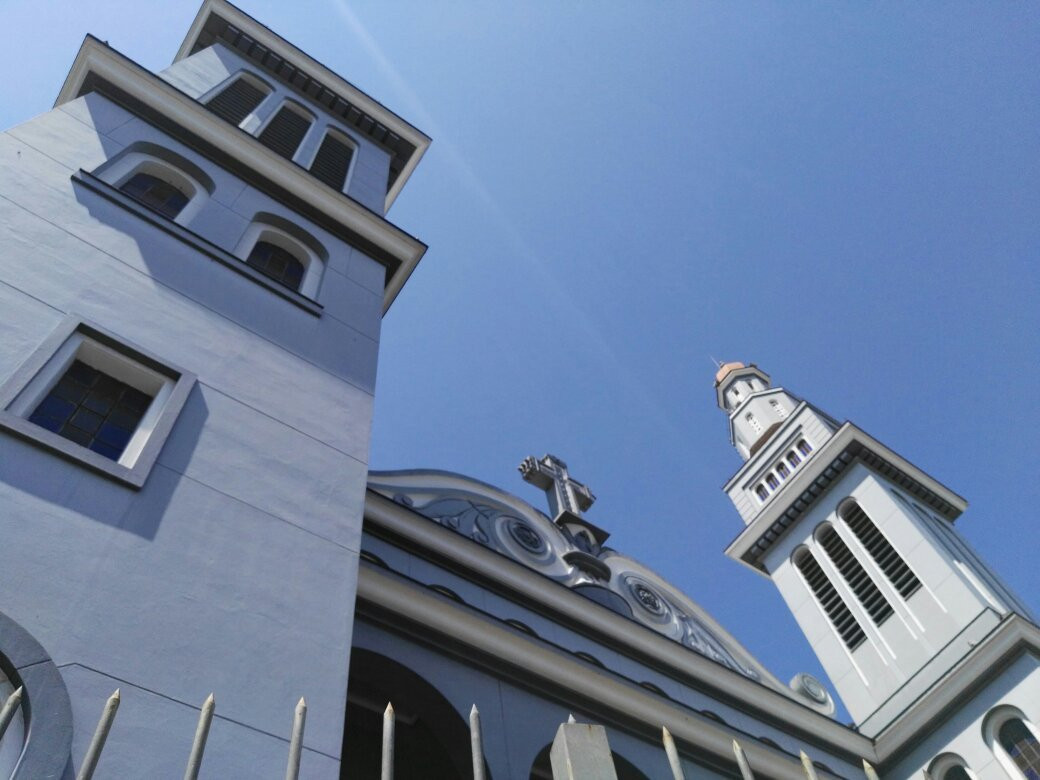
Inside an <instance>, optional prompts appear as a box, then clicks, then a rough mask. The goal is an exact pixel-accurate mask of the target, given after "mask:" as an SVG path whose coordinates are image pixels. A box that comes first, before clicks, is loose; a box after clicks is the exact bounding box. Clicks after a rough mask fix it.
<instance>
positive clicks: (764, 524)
mask: <svg viewBox="0 0 1040 780" xmlns="http://www.w3.org/2000/svg"><path fill="white" fill-rule="evenodd" d="M857 458H858V459H859V460H861V461H862V462H863V463H864V464H865V465H867V466H868V467H870V468H871V469H873V470H874V471H876V472H878V473H880V474H882V475H884V476H885V477H887V478H888V479H890V480H891V481H893V482H894V483H896V484H897V485H899V486H900V487H902V488H903V489H904V490H906V491H907V492H908V493H910V494H911V495H913V496H915V497H917V498H918V499H919V500H920V501H922V502H924V503H926V504H928V506H930V507H931V508H932V509H934V510H935V511H937V512H938V513H939V514H941V515H942V516H943V517H945V518H946V519H947V520H950V521H951V522H952V521H953V520H955V519H956V518H957V517H958V516H959V515H960V514H961V513H962V512H963V511H964V510H965V509H967V507H968V502H967V501H965V500H964V499H963V498H962V497H961V496H959V495H957V494H956V493H954V492H953V491H952V490H950V489H949V488H947V487H946V486H944V485H942V484H941V483H939V482H938V481H936V480H935V479H933V478H932V477H930V476H928V475H927V474H926V473H925V472H923V471H922V470H921V469H919V468H917V467H916V466H914V465H913V464H912V463H910V462H909V461H907V460H906V459H904V458H903V457H901V456H900V455H898V454H897V453H895V452H893V451H892V450H890V449H889V448H888V447H886V446H885V445H883V444H882V443H881V442H879V441H877V440H876V439H874V438H873V437H872V436H870V435H868V434H867V433H865V432H863V431H861V430H860V429H859V428H857V427H856V426H855V425H853V424H852V423H849V422H847V423H845V424H844V425H842V426H841V428H839V429H838V430H837V432H835V434H834V436H832V437H831V438H830V439H828V440H827V442H826V443H825V444H824V445H823V447H821V448H820V449H819V450H817V452H816V454H815V455H813V456H812V457H811V459H810V460H809V462H808V463H806V464H805V466H804V467H802V468H801V469H800V470H799V471H797V472H795V475H794V478H793V479H791V480H790V481H788V482H787V483H786V484H785V485H784V487H783V488H782V489H781V491H780V492H779V493H778V494H777V495H776V498H774V499H773V500H772V501H771V502H770V503H769V504H766V506H765V507H763V509H762V511H761V512H760V513H759V514H758V516H756V517H755V519H754V520H752V521H751V523H750V524H749V525H748V526H747V527H746V528H745V529H744V530H743V531H742V532H741V533H740V535H739V536H737V538H736V539H734V540H733V541H732V542H731V543H730V545H729V546H728V547H727V548H726V555H728V556H729V557H730V558H733V559H734V560H736V561H738V562H740V563H743V564H746V565H747V566H749V567H751V568H752V569H754V570H755V571H757V572H759V573H760V574H764V573H765V570H764V568H763V567H762V563H761V560H762V556H763V555H764V554H765V553H766V551H767V550H769V548H770V547H772V546H773V544H774V543H775V542H776V541H777V540H779V539H780V538H781V537H782V536H783V535H784V534H785V533H786V532H787V529H788V528H789V527H790V526H791V525H793V524H794V523H795V522H796V521H797V520H798V518H799V517H801V516H802V514H804V513H805V512H806V511H807V510H808V509H809V507H811V506H812V505H813V504H814V503H815V502H816V499H817V498H819V497H820V496H821V495H823V494H824V493H825V492H826V491H827V490H828V488H830V486H831V484H832V483H833V482H834V481H835V480H836V479H837V478H838V475H839V474H841V472H842V471H844V470H845V468H846V467H847V466H849V465H850V464H851V463H852V462H853V461H854V460H856V459H857Z"/></svg>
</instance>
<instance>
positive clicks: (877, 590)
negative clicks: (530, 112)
mask: <svg viewBox="0 0 1040 780" xmlns="http://www.w3.org/2000/svg"><path fill="white" fill-rule="evenodd" d="M429 143H430V139H429V138H428V137H427V136H426V135H425V134H423V133H422V132H421V131H420V130H419V129H417V128H415V127H414V126H412V125H411V124H410V123H409V122H408V121H406V120H405V119H403V118H401V117H399V116H397V115H396V114H395V113H393V112H392V111H390V110H389V109H387V108H386V107H385V106H383V105H382V104H380V103H379V102H378V101H376V100H375V99H373V98H372V97H370V96H368V95H366V94H364V93H363V92H361V91H360V90H358V89H357V88H356V87H355V86H354V85H352V84H351V83H350V82H349V81H347V80H345V79H343V78H342V77H340V76H338V75H336V74H335V73H333V72H332V71H330V70H329V69H328V68H327V67H325V66H324V65H322V64H321V63H319V62H317V61H316V60H314V59H313V58H311V57H310V56H308V55H307V54H306V53H304V52H303V51H301V50H300V49H298V48H297V47H296V46H294V45H293V44H291V43H289V42H288V41H285V40H284V39H282V38H280V37H279V36H278V35H277V34H276V33H275V32H273V31H271V30H269V29H268V28H266V27H265V26H264V25H263V24H261V23H260V22H259V21H257V20H256V19H253V18H252V17H250V16H248V15H247V14H245V13H244V12H242V11H241V10H240V9H238V8H236V7H235V6H233V5H232V4H230V3H228V2H226V0H205V2H204V3H203V5H202V7H201V9H200V10H199V12H198V15H197V16H196V18H195V20H194V22H193V23H192V25H191V27H190V29H189V31H188V34H187V36H186V38H185V40H184V43H183V44H182V46H181V48H180V50H179V51H178V52H177V54H176V57H175V59H174V63H173V64H172V65H171V66H170V67H169V68H167V69H166V70H164V71H162V72H160V73H151V72H149V71H147V70H146V69H144V68H142V67H141V66H139V65H137V64H136V63H134V62H133V61H131V60H129V59H127V58H126V57H124V56H123V55H121V54H119V53H118V52H117V51H115V50H113V49H112V48H110V47H109V46H107V44H104V43H102V42H101V41H99V40H97V39H95V38H92V37H89V36H88V38H87V39H86V41H85V42H84V44H83V46H82V48H81V50H80V52H79V54H78V55H77V57H76V59H75V62H74V63H73V65H72V68H71V70H70V72H69V75H68V78H67V80H66V82H65V84H64V85H63V86H62V88H61V90H60V92H59V95H58V98H57V100H56V102H55V107H54V109H53V110H51V111H49V112H47V113H44V114H42V115H41V116H39V117H36V118H34V119H31V120H29V121H27V122H25V123H23V124H21V125H18V126H16V127H14V128H11V129H10V130H8V131H7V132H5V133H3V134H2V135H0V241H2V242H3V243H2V247H3V248H2V252H0V323H2V329H3V330H2V332H3V333H4V338H3V339H0V539H2V540H3V542H4V543H3V545H2V548H0V549H3V551H4V556H3V562H2V567H0V582H2V584H3V588H2V592H3V594H4V598H3V602H2V605H0V706H3V703H4V702H5V701H13V702H16V705H14V706H13V707H9V708H8V713H9V714H10V723H9V725H7V726H6V731H4V729H3V728H0V733H3V736H2V738H0V776H3V777H7V776H10V777H17V778H29V779H30V780H37V778H64V777H72V776H75V775H76V773H77V772H81V771H82V770H83V768H84V764H85V759H84V756H85V754H87V753H88V752H89V750H90V747H89V746H90V744H91V741H92V737H93V736H94V733H95V725H96V724H97V718H98V715H99V713H100V712H101V709H102V705H103V703H104V702H105V699H106V697H108V696H109V694H110V693H111V692H112V690H113V689H115V688H118V689H119V692H120V699H119V702H120V703H119V707H120V714H119V715H118V717H117V719H116V720H115V721H114V724H113V726H112V728H111V730H110V731H109V733H108V736H107V741H106V742H105V744H104V749H103V752H102V753H101V754H100V760H99V762H98V766H97V773H96V775H95V776H96V777H99V778H100V777H112V778H137V777H141V778H151V777H167V776H176V775H177V773H178V772H183V771H184V767H185V764H186V762H187V761H188V755H189V751H190V749H191V745H192V733H193V731H194V729H195V724H196V721H197V720H198V718H199V714H200V710H204V709H205V707H204V705H203V702H204V701H205V700H206V697H207V695H208V694H210V693H211V692H212V693H214V694H215V697H216V709H215V712H216V715H215V716H214V719H213V721H212V724H211V726H210V727H209V732H208V735H209V736H208V743H207V744H206V749H205V754H204V760H203V762H202V765H201V773H200V774H199V776H200V777H214V778H218V777H219V778H237V777H258V776H266V775H273V774H276V773H277V772H282V771H284V768H285V766H286V752H287V750H291V749H290V746H289V740H288V739H287V735H288V733H289V732H288V727H289V723H290V720H291V719H292V713H293V708H294V706H296V705H297V701H298V700H299V699H300V697H301V696H303V697H305V699H306V708H307V709H306V712H307V715H306V729H305V730H304V731H303V732H302V735H303V736H302V743H301V747H302V755H301V767H302V769H301V773H300V776H301V777H304V778H354V777H359V778H364V777H376V776H379V772H380V762H381V760H382V757H381V752H380V740H381V728H382V715H383V711H384V708H385V707H386V704H387V702H392V703H393V705H394V709H395V711H396V730H397V739H396V757H397V776H398V777H416V778H453V777H462V778H468V777H471V776H473V770H472V769H471V766H470V746H471V741H470V737H471V735H470V730H469V720H468V719H469V713H470V710H471V707H472V706H473V705H476V706H477V707H478V708H479V712H480V715H481V722H482V733H483V754H484V764H485V765H484V774H485V776H486V777H491V778H499V779H500V780H503V779H504V778H529V777H530V778H550V777H562V776H563V775H562V774H560V772H561V771H562V770H561V769H560V767H559V766H555V765H554V763H553V761H552V759H551V757H550V752H551V751H550V748H551V744H552V742H553V738H554V735H555V734H556V733H557V728H558V726H559V725H560V724H561V723H564V722H566V721H567V720H568V718H569V717H571V716H573V717H574V718H576V719H577V720H578V721H580V722H583V723H594V724H599V725H601V726H603V727H605V729H606V732H605V733H606V735H607V737H608V738H609V748H610V750H611V761H612V763H613V767H614V771H615V773H616V775H617V777H619V778H622V779H623V780H624V779H625V778H644V777H645V778H659V777H669V776H673V777H675V776H680V775H681V774H685V776H686V777H702V776H704V777H708V776H718V777H736V776H739V774H740V771H741V770H740V769H739V768H738V765H737V763H736V762H735V760H734V753H733V744H734V741H735V740H736V741H737V742H739V744H740V745H741V747H742V749H743V754H744V755H745V756H746V759H747V762H748V764H749V766H750V770H751V771H753V772H754V773H755V774H756V775H757V776H760V777H775V778H801V777H805V776H806V775H807V773H809V774H810V776H813V775H815V776H818V777H860V776H862V775H863V771H864V770H863V763H862V762H863V761H864V760H866V761H868V762H869V763H870V764H871V765H873V766H874V767H876V770H877V772H878V774H880V776H881V777H885V778H911V777H922V776H930V777H932V778H934V780H965V778H979V779H980V780H984V779H988V778H1012V780H1038V779H1040V741H1038V740H1040V731H1038V729H1040V668H1038V665H1040V664H1038V661H1040V628H1038V627H1037V625H1036V622H1035V619H1034V618H1033V617H1032V615H1031V614H1030V612H1029V609H1028V607H1027V605H1026V604H1025V603H1024V602H1022V601H1021V600H1020V599H1019V598H1018V597H1017V596H1016V595H1015V594H1013V593H1012V592H1010V591H1009V589H1008V588H1007V587H1005V586H1004V585H1003V584H1002V583H1001V582H1000V579H999V576H998V575H997V573H996V572H995V571H994V570H992V569H991V568H990V567H988V566H987V565H986V564H985V563H984V562H982V561H981V560H980V559H979V558H978V556H977V555H975V553H974V552H973V551H972V550H971V549H970V548H969V547H968V545H967V544H966V543H965V542H964V541H963V540H962V539H961V538H960V536H959V535H958V533H957V531H956V528H955V526H954V521H955V520H957V519H958V517H959V515H960V514H961V513H962V512H963V511H964V510H965V508H966V502H965V501H964V500H963V499H962V498H961V497H960V496H958V495H957V494H956V493H954V492H953V491H952V490H950V489H949V488H947V487H945V486H944V485H942V484H940V483H938V482H937V481H936V480H934V479H933V478H931V477H930V476H929V475H928V474H927V473H925V472H924V471H923V470H922V469H920V468H918V467H917V466H915V465H914V464H911V463H909V462H908V461H906V460H905V459H903V458H902V457H900V456H899V455H898V454H897V453H896V452H894V451H893V450H892V449H890V448H889V446H887V445H885V444H883V443H881V442H878V441H876V440H875V439H873V438H872V437H871V436H870V435H869V434H867V433H865V432H863V431H861V430H860V429H859V428H857V427H856V426H855V425H853V424H851V423H848V422H845V423H841V422H839V421H838V420H836V419H835V418H832V417H830V416H829V415H827V414H825V413H824V412H822V411H821V410H819V409H817V408H816V407H814V406H813V405H812V404H811V403H810V402H807V401H805V400H803V399H800V398H797V397H795V396H793V395H792V394H790V393H788V392H786V391H784V390H783V389H782V388H779V387H776V388H774V387H773V386H772V384H771V382H770V379H769V377H768V376H767V375H766V374H765V373H764V372H763V371H761V370H760V369H758V368H757V367H755V366H754V365H749V366H745V365H743V364H740V363H729V364H725V365H724V366H721V367H720V369H719V372H718V374H717V375H716V377H715V395H716V401H717V403H718V404H719V406H720V408H721V409H722V411H723V412H724V413H725V415H726V417H727V419H728V424H729V433H730V438H731V441H732V443H733V445H734V446H735V448H736V449H737V451H738V452H739V453H740V455H741V456H742V458H743V459H744V461H745V462H744V464H743V466H742V467H741V468H740V469H739V470H738V471H737V473H736V474H734V475H733V476H732V477H731V478H730V480H729V481H728V482H727V484H726V491H727V493H728V494H729V496H730V498H731V499H732V501H733V504H734V506H735V509H736V511H737V513H738V515H739V516H740V518H741V520H742V521H743V525H744V528H743V530H742V531H741V533H740V534H739V536H737V538H736V539H735V540H734V542H733V543H732V544H731V545H730V547H729V548H728V549H727V550H726V554H727V555H729V556H730V557H732V558H733V559H734V560H736V561H738V562H740V563H742V564H744V565H745V567H746V568H747V569H748V571H747V572H745V573H744V576H754V575H758V576H766V577H769V578H770V579H772V580H773V581H774V583H775V584H776V586H777V588H778V590H779V591H780V593H781V595H782V596H783V598H784V600H785V602H786V603H787V605H788V607H789V608H790V609H791V611H792V613H793V614H794V615H795V617H796V619H797V620H798V624H799V626H800V627H801V629H802V630H803V632H804V633H805V635H806V638H807V639H808V641H809V642H810V644H811V646H812V648H813V650H814V651H815V652H816V654H817V655H818V656H819V658H820V660H821V663H822V664H823V667H824V668H825V670H826V671H827V674H828V676H829V678H830V680H831V684H832V686H833V690H834V692H835V694H836V696H837V697H839V698H840V699H841V701H842V703H843V704H844V705H845V707H846V708H847V710H848V711H849V713H850V714H851V716H852V718H853V719H854V723H853V724H851V725H845V724H842V723H839V722H838V721H837V720H836V719H835V717H834V712H835V702H834V699H832V696H831V693H830V692H829V691H828V689H827V686H826V685H825V684H823V683H822V682H820V681H819V680H816V679H815V678H813V677H811V676H809V675H799V676H797V677H796V678H795V679H794V680H792V681H790V682H789V683H785V682H783V681H781V680H778V679H777V678H776V677H774V676H773V675H772V674H771V673H770V672H769V670H768V669H766V668H765V667H764V666H763V665H762V664H760V663H759V662H758V661H757V660H756V659H755V658H754V657H753V656H752V655H751V654H750V653H749V652H748V651H747V650H746V649H745V648H743V647H742V646H741V645H740V643H739V642H737V641H736V639H735V638H734V637H733V636H731V635H730V634H729V633H728V632H727V631H726V629H725V628H724V625H723V624H722V623H721V622H719V621H717V620H716V619H715V618H714V617H713V616H711V615H709V614H708V613H707V612H706V611H705V610H704V609H703V608H702V607H700V606H699V605H698V604H697V602H696V601H695V600H693V599H691V598H690V597H689V596H687V595H686V594H683V593H682V592H680V591H679V590H678V589H676V588H675V587H673V586H672V585H670V584H669V583H668V582H667V581H665V580H664V579H663V578H661V577H660V576H659V575H657V574H656V573H655V572H654V571H653V570H652V569H651V568H648V567H647V566H646V565H644V564H643V563H641V562H638V561H636V560H634V559H632V558H630V557H627V556H626V555H625V554H624V552H623V551H617V550H614V549H612V548H611V547H610V546H609V545H608V544H607V542H608V540H609V535H610V534H609V528H602V527H600V526H598V525H597V524H596V522H595V511H594V508H593V507H594V501H595V499H594V496H593V494H592V492H591V491H590V490H589V489H588V488H587V487H586V486H585V485H583V484H582V483H581V482H579V481H578V480H576V479H575V478H574V477H573V476H571V474H570V471H569V469H568V466H567V465H566V464H565V463H564V462H563V461H562V460H561V459H559V458H557V457H555V456H552V455H544V456H542V457H529V458H527V459H525V460H524V461H523V462H522V463H521V464H520V477H521V478H522V479H523V480H524V481H526V482H527V483H529V484H530V487H528V488H526V490H527V491H528V492H527V494H526V495H528V496H531V495H534V492H533V491H532V488H534V490H542V491H544V492H545V493H546V509H545V510H542V509H538V508H536V507H535V506H534V505H532V504H531V503H529V502H528V500H526V499H525V498H523V497H521V496H519V495H515V494H514V493H513V492H512V491H511V490H508V489H503V488H502V487H496V486H493V485H489V484H486V483H484V482H481V481H478V480H475V479H472V478H469V477H466V476H465V475H460V474H454V473H450V472H444V471H436V470H408V471H394V472H370V471H369V469H368V450H369V437H370V427H371V417H372V404H373V395H374V386H375V385H374V379H375V370H376V358H377V354H378V348H379V327H380V321H381V318H382V315H383V314H384V313H385V311H386V310H387V308H388V307H389V306H390V304H391V303H392V302H393V300H394V298H395V296H396V295H397V293H398V292H399V291H400V290H401V288H402V287H403V285H404V284H405V283H406V281H407V279H408V276H409V274H410V273H411V271H412V270H413V269H414V268H415V267H416V265H417V263H418V262H419V261H420V260H421V258H422V256H423V253H424V251H425V246H424V244H423V243H422V242H421V241H420V240H419V239H417V238H415V237H414V236H412V235H411V234H409V233H408V232H407V230H405V229H402V228H401V227H399V226H397V225H395V224H393V223H392V222H391V221H390V220H388V219H387V216H386V215H387V212H388V210H389V208H390V206H391V205H392V203H393V201H394V199H395V198H396V196H397V195H398V193H399V192H400V191H401V189H402V187H403V186H405V184H406V183H407V181H408V178H409V176H410V175H411V173H412V172H413V170H414V169H415V167H416V165H417V164H418V162H419V160H420V158H421V157H422V156H423V154H424V153H425V151H426V149H427V147H428V146H429ZM16 689H17V690H20V694H18V695H20V696H21V703H20V705H19V704H17V695H16V696H13V697H12V693H13V692H14V691H15V690H16ZM4 717H5V716H0V722H2V721H3V718H4ZM300 725H301V727H302V723H301V724H300ZM662 727H664V728H667V730H668V732H669V733H670V734H671V735H672V736H673V737H674V744H675V745H676V751H677V756H678V758H677V763H673V764H672V765H670V764H669V759H668V756H667V755H666V753H665V751H664V749H663V748H662V744H661V729H662ZM290 764H291V761H290ZM677 773H679V774H677Z"/></svg>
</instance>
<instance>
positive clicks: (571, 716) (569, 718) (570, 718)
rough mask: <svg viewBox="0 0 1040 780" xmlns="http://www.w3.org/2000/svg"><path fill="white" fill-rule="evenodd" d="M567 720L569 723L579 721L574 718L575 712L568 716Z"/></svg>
mask: <svg viewBox="0 0 1040 780" xmlns="http://www.w3.org/2000/svg"><path fill="white" fill-rule="evenodd" d="M567 722H568V723H577V722H578V721H576V720H575V719H574V713H573V712H572V713H571V714H570V715H568V716H567Z"/></svg>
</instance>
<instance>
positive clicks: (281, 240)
mask: <svg viewBox="0 0 1040 780" xmlns="http://www.w3.org/2000/svg"><path fill="white" fill-rule="evenodd" d="M261 241H266V242H267V243H269V244H274V245H275V246H277V247H280V248H282V249H284V250H285V251H287V252H289V253H290V254H292V255H293V256H294V257H296V258H297V259H298V260H299V261H300V262H301V263H303V278H302V279H301V280H300V287H299V289H297V290H293V289H292V288H291V287H288V286H286V285H283V284H281V282H278V281H276V280H274V279H270V283H271V284H275V285H278V286H280V287H284V288H285V289H287V290H290V291H292V292H294V293H296V294H297V295H302V296H303V297H304V298H307V299H309V300H311V301H316V300H317V299H318V292H319V290H320V289H321V282H322V279H323V278H324V277H325V260H324V258H322V257H321V256H320V255H319V254H318V253H317V252H316V251H314V249H312V248H311V247H309V246H307V244H306V243H305V242H303V241H301V240H300V239H299V238H297V237H296V236H294V235H291V234H290V233H289V232H288V231H286V230H283V229H282V228H280V227H276V226H275V225H272V224H270V223H269V222H264V221H262V220H259V219H258V220H254V221H253V222H251V223H250V225H249V227H248V228H246V232H245V233H243V234H242V238H240V239H239V241H238V245H237V246H236V247H235V251H234V254H235V256H236V257H237V258H238V259H239V260H241V261H242V264H243V265H245V266H246V267H248V268H250V269H252V270H254V271H255V273H256V274H257V275H258V276H263V277H264V278H265V279H267V278H269V277H267V275H266V274H264V273H263V272H261V271H258V270H256V269H253V267H252V266H250V265H249V264H248V263H246V259H247V258H248V257H249V254H250V252H252V251H253V247H254V246H256V245H257V244H258V243H259V242H261Z"/></svg>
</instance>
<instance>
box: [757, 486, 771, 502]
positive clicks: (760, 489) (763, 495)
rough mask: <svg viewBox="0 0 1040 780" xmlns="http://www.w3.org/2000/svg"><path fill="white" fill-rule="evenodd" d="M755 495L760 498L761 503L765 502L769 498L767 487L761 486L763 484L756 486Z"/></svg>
mask: <svg viewBox="0 0 1040 780" xmlns="http://www.w3.org/2000/svg"><path fill="white" fill-rule="evenodd" d="M755 495H756V496H758V498H759V500H760V501H765V500H766V499H767V498H769V491H768V490H766V486H765V485H761V484H760V485H756V486H755Z"/></svg>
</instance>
